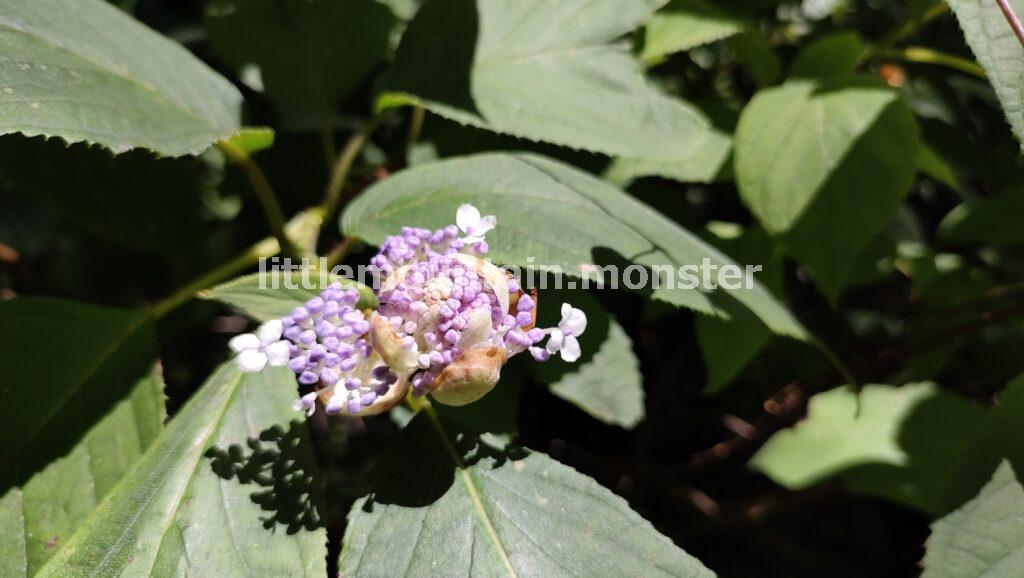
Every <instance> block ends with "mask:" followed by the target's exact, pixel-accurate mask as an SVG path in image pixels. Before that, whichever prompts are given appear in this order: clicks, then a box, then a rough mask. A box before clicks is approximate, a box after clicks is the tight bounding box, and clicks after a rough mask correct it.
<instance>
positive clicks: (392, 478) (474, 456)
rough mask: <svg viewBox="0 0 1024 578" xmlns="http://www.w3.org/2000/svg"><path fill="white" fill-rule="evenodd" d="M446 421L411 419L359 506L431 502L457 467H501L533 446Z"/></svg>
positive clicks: (448, 484)
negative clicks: (523, 445) (520, 444)
mask: <svg viewBox="0 0 1024 578" xmlns="http://www.w3.org/2000/svg"><path fill="white" fill-rule="evenodd" d="M442 424H443V425H441V427H438V425H437V424H436V423H433V422H432V420H431V418H430V417H429V416H427V415H425V413H423V412H421V413H419V414H417V415H416V417H415V418H413V420H412V421H411V422H409V425H408V426H406V428H405V429H404V430H403V431H402V433H401V434H400V435H399V436H398V438H397V439H395V441H394V442H393V443H392V445H391V446H390V447H389V448H388V450H387V451H386V452H385V454H384V456H383V457H382V458H381V461H380V462H379V463H378V465H377V467H376V468H375V469H374V471H373V473H371V475H370V478H369V482H368V488H367V490H368V492H367V497H366V500H364V501H363V503H362V505H361V507H362V509H363V510H364V511H366V512H372V511H373V509H374V507H375V506H376V504H378V503H379V504H391V505H398V506H404V507H411V508H422V507H425V506H429V505H431V504H433V503H434V502H436V501H438V500H439V499H441V498H442V497H443V496H444V495H445V494H446V493H447V492H448V490H449V489H450V488H451V487H452V484H453V483H454V482H455V477H456V473H457V471H458V470H460V469H465V468H470V467H486V468H492V469H493V468H502V467H506V466H508V465H509V464H510V463H514V462H516V461H519V460H521V459H523V458H525V457H526V456H527V455H529V450H527V449H526V448H524V447H522V446H519V445H517V444H514V443H511V442H510V441H509V440H508V438H506V437H504V436H495V435H490V434H480V433H477V432H473V431H471V430H468V429H465V428H462V427H461V426H459V425H457V424H453V423H450V422H442ZM442 430H443V433H442ZM456 456H457V457H458V461H456Z"/></svg>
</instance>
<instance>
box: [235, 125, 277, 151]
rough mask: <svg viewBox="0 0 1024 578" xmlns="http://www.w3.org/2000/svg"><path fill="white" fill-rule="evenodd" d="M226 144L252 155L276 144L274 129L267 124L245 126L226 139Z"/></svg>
mask: <svg viewBox="0 0 1024 578" xmlns="http://www.w3.org/2000/svg"><path fill="white" fill-rule="evenodd" d="M224 144H225V145H227V146H230V147H233V148H234V149H235V150H239V151H242V152H243V153H245V154H246V155H249V156H251V155H253V154H256V153H258V152H260V151H262V150H265V149H268V148H270V147H272V146H274V129H272V128H267V127H265V126H259V127H245V128H243V129H241V130H239V131H238V134H236V135H235V136H233V137H231V138H229V139H227V140H226V141H224Z"/></svg>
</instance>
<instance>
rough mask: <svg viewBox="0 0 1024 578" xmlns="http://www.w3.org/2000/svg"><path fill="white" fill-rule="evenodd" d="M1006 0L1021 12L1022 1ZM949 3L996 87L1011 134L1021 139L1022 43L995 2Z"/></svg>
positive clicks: (960, 0)
mask: <svg viewBox="0 0 1024 578" xmlns="http://www.w3.org/2000/svg"><path fill="white" fill-rule="evenodd" d="M1007 3H1008V4H1009V5H1010V7H1011V8H1012V9H1013V10H1014V11H1015V12H1016V13H1017V14H1018V15H1019V14H1024V1H1022V0H1007ZM949 5H950V6H951V7H952V8H953V12H955V13H956V17H957V20H959V21H960V27H961V28H963V31H964V36H965V37H966V38H967V44H969V45H970V47H971V50H972V51H974V56H975V57H977V59H978V62H979V63H980V64H981V65H982V66H983V67H984V68H985V72H986V73H987V74H988V79H989V82H991V83H992V86H993V88H995V90H996V96H998V97H999V102H1000V104H1002V106H1003V113H1004V114H1006V119H1007V120H1008V121H1010V127H1011V128H1012V129H1013V134H1015V135H1016V136H1017V140H1018V141H1022V142H1024V47H1021V44H1020V41H1019V40H1017V37H1016V36H1015V35H1014V34H1013V30H1012V29H1011V28H1010V25H1009V23H1008V22H1007V21H1006V17H1004V16H1003V14H1002V12H1001V11H1000V9H999V6H998V5H997V4H996V2H994V1H988V0H949Z"/></svg>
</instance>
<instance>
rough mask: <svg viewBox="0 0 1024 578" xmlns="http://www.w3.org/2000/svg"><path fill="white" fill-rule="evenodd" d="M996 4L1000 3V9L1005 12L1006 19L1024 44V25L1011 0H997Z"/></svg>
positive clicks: (1022, 44) (1021, 43) (1023, 44)
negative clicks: (1014, 10) (1011, 4)
mask: <svg viewBox="0 0 1024 578" xmlns="http://www.w3.org/2000/svg"><path fill="white" fill-rule="evenodd" d="M996 4H998V5H999V9H1000V10H1001V11H1002V12H1003V16H1005V17H1006V21H1007V22H1009V23H1010V28H1013V33H1014V34H1016V35H1017V40H1019V41H1020V45H1021V46H1024V25H1022V24H1021V22H1020V18H1017V15H1016V14H1015V13H1014V12H1013V8H1012V7H1011V6H1010V1H1009V0H996Z"/></svg>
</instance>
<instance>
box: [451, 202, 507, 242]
mask: <svg viewBox="0 0 1024 578" xmlns="http://www.w3.org/2000/svg"><path fill="white" fill-rule="evenodd" d="M455 224H456V225H458V227H459V230H460V231H462V232H463V234H465V236H464V237H462V238H461V239H459V240H460V241H462V242H463V243H467V244H473V243H479V242H480V241H483V240H484V235H486V234H487V232H488V231H490V230H491V229H493V228H494V227H495V225H497V224H498V219H497V218H496V217H495V216H494V215H487V216H484V217H482V216H480V210H479V209H477V208H476V207H474V206H473V205H470V204H468V203H467V204H465V205H461V206H460V207H459V209H458V211H456V213H455Z"/></svg>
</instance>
